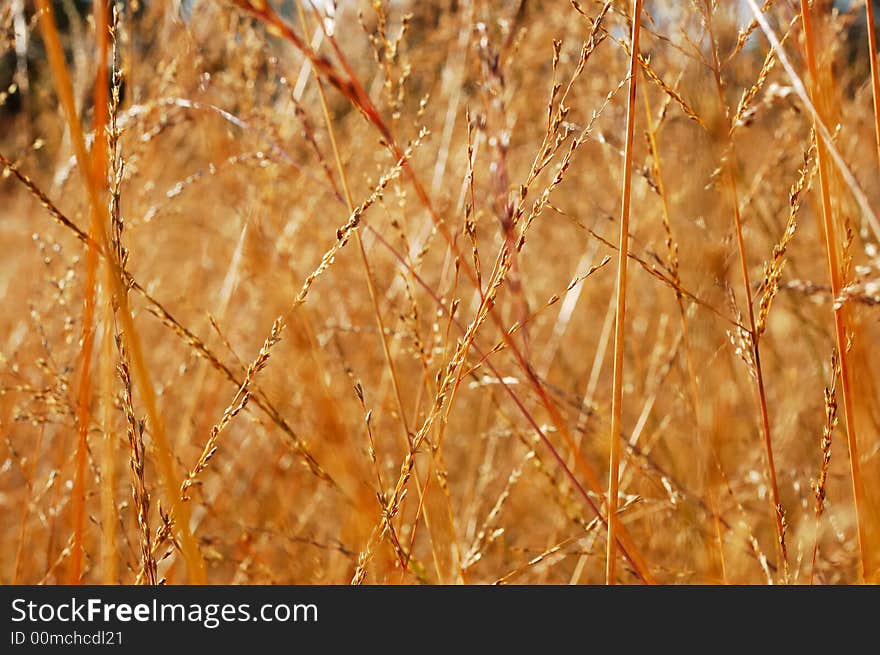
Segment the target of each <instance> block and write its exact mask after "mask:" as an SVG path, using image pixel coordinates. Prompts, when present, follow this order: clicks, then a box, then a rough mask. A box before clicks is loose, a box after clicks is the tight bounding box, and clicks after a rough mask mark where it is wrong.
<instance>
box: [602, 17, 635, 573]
mask: <svg viewBox="0 0 880 655" xmlns="http://www.w3.org/2000/svg"><path fill="white" fill-rule="evenodd" d="M641 20H642V0H633V10H632V40H631V44H632V45H631V46H630V63H629V82H628V85H629V97H628V99H627V104H626V132H625V135H626V136H625V143H626V146H625V149H624V158H623V181H622V182H621V196H622V199H621V206H620V237H619V239H618V255H617V285H616V289H617V301H616V309H615V311H616V316H615V319H614V378H613V381H612V392H611V394H612V395H611V436H610V442H611V448H610V456H609V464H608V465H609V474H608V540H607V553H606V555H605V582H606V584H610V585H613V584H615V583H616V581H617V573H616V567H617V534H618V528H617V523H618V518H617V498H618V494H619V489H618V485H619V483H620V434H621V431H622V427H621V422H622V415H623V350H624V336H625V330H626V270H627V264H628V263H629V218H630V211H629V209H630V195H631V192H632V161H633V134H634V133H635V119H636V106H635V105H636V85H637V81H638V72H639V69H638V66H639V60H638V55H639V33H640V27H641Z"/></svg>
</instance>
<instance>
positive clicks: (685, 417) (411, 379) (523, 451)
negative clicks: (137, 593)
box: [0, 0, 880, 584]
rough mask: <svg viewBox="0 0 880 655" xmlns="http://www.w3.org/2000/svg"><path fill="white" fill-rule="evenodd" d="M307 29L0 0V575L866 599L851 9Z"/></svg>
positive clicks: (872, 529) (539, 5) (120, 7)
mask: <svg viewBox="0 0 880 655" xmlns="http://www.w3.org/2000/svg"><path fill="white" fill-rule="evenodd" d="M337 4H338V6H337V7H336V8H335V10H333V9H332V3H320V4H319V6H317V7H316V6H313V5H312V4H310V3H309V2H306V1H303V2H302V3H300V2H290V3H283V4H282V3H275V2H271V1H269V2H267V1H264V0H259V1H257V0H234V1H233V2H223V1H219V0H192V1H191V2H189V1H187V2H183V3H172V2H150V3H143V6H141V3H137V2H122V1H121V2H119V3H108V4H103V3H98V4H97V5H95V8H94V10H92V9H91V8H89V11H88V12H86V13H82V14H81V13H78V10H77V7H76V6H75V5H74V4H73V3H66V4H65V3H52V2H50V1H49V0H37V2H35V3H34V4H33V6H32V5H31V4H30V3H19V2H12V3H7V4H6V5H0V35H2V36H0V56H2V58H0V86H2V94H0V112H2V123H0V125H2V128H0V129H2V131H0V167H2V170H3V177H2V180H0V199H2V203H0V235H2V239H3V244H4V254H5V256H4V259H3V261H2V263H0V294H2V297H3V299H4V301H5V302H4V307H5V308H6V311H5V312H4V313H3V314H2V316H0V463H2V464H0V506H2V508H3V512H4V516H7V517H9V520H7V521H5V522H4V524H3V528H0V553H3V555H4V557H3V558H2V559H0V583H4V584H6V583H38V582H58V583H78V582H84V583H120V582H121V583H131V582H137V583H145V584H154V583H161V582H163V581H164V582H167V583H185V582H194V583H198V582H210V583H231V584H242V583H349V582H353V583H355V584H360V583H383V584H422V583H446V584H456V583H495V582H497V583H531V584H541V583H605V582H608V583H654V582H660V583H707V582H709V583H768V582H769V583H791V584H810V583H856V582H860V581H867V582H877V581H880V556H878V552H880V438H878V436H877V435H878V433H880V430H878V428H880V402H878V401H880V397H878V393H880V392H878V387H877V380H876V374H875V370H876V368H877V367H876V366H875V364H876V353H875V352H874V351H875V349H874V348H873V344H874V343H876V341H877V339H878V338H880V332H878V321H877V318H878V316H877V311H878V306H880V250H878V236H880V234H878V233H880V221H878V218H877V214H878V212H877V211H876V209H875V208H877V207H878V206H880V205H878V203H880V186H878V184H877V179H878V172H880V161H878V147H880V146H878V144H880V134H878V130H880V83H878V74H877V66H876V61H874V60H872V58H871V57H870V56H869V52H872V51H873V50H874V49H875V48H876V41H875V39H874V38H873V34H872V35H871V38H869V37H868V30H867V28H866V27H865V26H866V24H872V23H873V11H871V9H872V8H871V7H868V10H867V11H866V6H865V4H864V3H863V2H853V3H850V4H849V5H847V6H842V5H841V6H838V7H837V9H835V10H833V11H832V9H831V7H830V4H831V3H829V2H820V1H816V2H812V3H810V2H807V0H803V1H802V2H799V3H798V2H790V1H782V0H779V1H777V2H773V1H768V2H764V3H763V6H761V5H759V4H758V3H757V2H755V1H754V0H745V2H711V1H710V0H697V1H694V2H690V3H684V2H682V3H679V2H660V1H657V0H655V1H650V0H645V1H644V3H643V2H641V0H638V1H636V2H625V1H623V0H620V1H616V2H605V1H598V0H590V1H582V2H579V3H578V2H570V3H566V2H562V0H553V1H548V0H543V1H524V0H505V1H498V2H494V1H493V2H488V1H484V0H442V1H441V0H437V1H436V2H419V3H417V2H412V1H408V0H385V1H382V0H376V1H375V2H366V0H361V1H360V2H354V1H353V0H351V1H346V2H339V3H337ZM838 4H841V3H838ZM842 4H843V5H846V3H842ZM634 10H635V14H636V15H640V16H641V20H640V21H635V22H634V21H633V20H632V14H633V11H634ZM801 12H806V20H804V18H805V17H804V16H802V13H801ZM634 44H635V47H633V45H634ZM614 269H616V270H617V276H616V278H615V275H614ZM838 406H839V407H840V410H838ZM838 422H840V423H841V426H840V429H838ZM844 436H845V443H846V448H844V447H842V444H843V443H844V440H843V439H842V437H844ZM838 444H841V447H838ZM832 451H833V457H832ZM817 453H818V457H817ZM606 480H607V482H608V483H607V484H606V482H605V481H606Z"/></svg>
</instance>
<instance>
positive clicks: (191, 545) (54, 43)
mask: <svg viewBox="0 0 880 655" xmlns="http://www.w3.org/2000/svg"><path fill="white" fill-rule="evenodd" d="M37 9H38V10H39V11H40V21H39V22H40V31H41V33H42V35H43V41H44V43H45V46H46V52H47V56H48V59H49V65H50V68H51V70H52V76H53V78H54V80H55V87H56V91H57V93H58V98H59V101H60V102H61V104H62V106H63V108H64V113H65V115H66V117H67V123H68V128H69V131H70V138H71V143H72V145H73V148H74V154H75V156H76V161H77V164H78V166H79V169H80V174H81V175H82V176H83V178H84V181H85V188H86V191H87V193H88V198H89V202H90V205H91V216H92V228H93V232H95V233H96V234H97V235H98V244H100V246H101V249H102V250H103V251H104V252H106V253H110V252H112V251H111V249H110V247H109V237H108V235H107V225H108V224H109V215H108V210H107V207H106V206H105V204H104V203H103V202H102V201H101V192H100V190H101V184H100V181H98V180H96V179H95V177H94V173H93V169H92V166H91V160H90V157H89V153H88V151H87V150H86V142H85V137H84V134H83V130H82V124H81V123H80V120H79V116H78V115H77V112H76V104H75V102H74V97H73V87H72V85H71V82H70V75H69V73H68V70H67V64H66V62H65V59H64V50H63V48H62V46H61V40H60V37H59V35H58V29H57V27H56V24H55V17H54V12H53V9H52V5H51V3H50V2H49V0H37ZM90 243H91V244H94V240H90ZM92 249H93V250H95V252H96V253H97V249H96V248H94V247H93V248H92ZM115 268H116V266H115V265H111V266H107V267H105V271H106V276H105V277H106V282H107V286H108V288H109V289H111V291H112V293H113V296H114V298H115V300H116V302H117V303H118V305H119V307H118V312H117V317H118V319H119V321H120V323H121V325H120V327H121V331H122V335H123V339H124V341H125V343H126V350H127V351H128V353H129V356H130V357H131V368H132V378H133V379H134V381H135V382H136V385H137V388H138V391H139V392H140V394H141V396H142V400H143V402H144V405H145V408H146V410H147V417H148V419H149V427H150V430H151V432H152V435H153V440H154V444H155V450H156V455H157V459H158V464H159V469H160V472H161V477H162V482H163V485H164V488H165V492H166V496H167V497H168V498H169V499H170V502H171V503H172V506H173V508H174V510H175V516H176V517H177V519H178V520H177V529H178V530H179V533H180V543H181V549H182V550H183V553H184V558H185V559H186V562H187V567H188V570H189V574H190V581H191V582H193V583H196V584H199V583H204V582H205V581H206V577H207V576H206V571H205V565H204V561H203V559H202V556H201V553H200V552H199V549H198V545H197V544H196V542H195V540H194V538H193V536H192V533H191V531H190V526H189V508H188V507H187V506H186V505H185V504H183V503H180V502H179V501H178V500H177V485H176V484H175V477H176V475H175V473H174V458H173V455H172V453H171V450H170V446H169V442H168V437H167V434H166V432H165V427H164V422H163V421H162V419H161V416H160V414H159V411H158V405H157V402H156V392H155V389H154V388H153V384H152V381H151V380H150V375H149V369H148V368H147V366H146V361H145V359H144V356H143V347H142V345H141V342H140V339H139V337H138V334H137V331H136V329H135V325H134V319H133V318H132V315H131V310H130V308H129V304H128V293H127V289H126V287H125V285H124V284H123V281H122V276H121V270H113V269H115ZM72 569H73V570H75V568H73V567H72Z"/></svg>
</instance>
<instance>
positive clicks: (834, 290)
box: [801, 0, 871, 579]
mask: <svg viewBox="0 0 880 655" xmlns="http://www.w3.org/2000/svg"><path fill="white" fill-rule="evenodd" d="M868 4H869V5H870V4H871V3H870V0H868ZM801 16H802V18H803V24H804V49H805V54H806V59H807V67H808V70H809V73H810V82H811V85H810V86H811V89H810V99H811V101H812V103H813V105H814V106H815V107H816V111H817V112H819V113H820V118H823V120H824V117H822V116H821V114H822V113H823V109H824V108H825V107H826V106H827V105H826V102H825V97H824V95H823V94H822V91H821V88H820V85H819V67H818V64H817V63H816V48H815V33H814V31H813V20H812V15H811V12H810V6H809V3H808V1H807V0H801ZM816 145H817V148H816V157H817V162H818V167H819V189H820V193H821V197H822V223H823V227H824V235H825V251H826V253H827V255H828V273H829V278H830V280H831V294H832V303H833V312H834V335H835V339H836V341H837V351H838V353H839V355H840V383H841V385H840V386H841V391H842V395H843V414H844V417H845V419H846V442H847V446H848V448H849V461H850V472H851V477H852V488H853V501H854V504H855V518H856V527H857V533H858V544H859V576H860V578H861V579H864V576H865V573H866V566H865V552H866V551H865V546H866V544H865V540H866V537H865V525H864V523H863V521H862V520H861V517H862V515H861V512H860V510H861V508H862V507H863V505H864V488H863V486H862V477H861V473H860V461H859V448H858V442H857V440H856V427H855V413H854V408H853V397H852V386H851V384H850V369H849V356H848V353H847V337H846V323H845V318H844V308H843V306H842V305H839V304H838V303H837V298H839V297H840V291H841V288H842V283H841V277H840V262H839V259H838V246H837V233H836V230H835V225H834V213H833V209H832V206H831V189H830V178H829V172H828V148H827V144H826V143H825V139H824V138H823V137H822V136H821V135H817V139H816Z"/></svg>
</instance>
